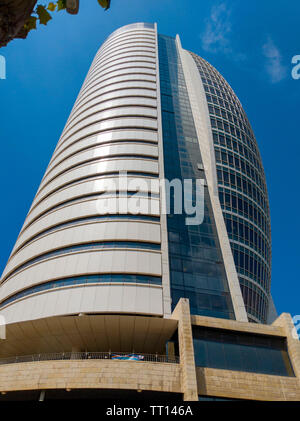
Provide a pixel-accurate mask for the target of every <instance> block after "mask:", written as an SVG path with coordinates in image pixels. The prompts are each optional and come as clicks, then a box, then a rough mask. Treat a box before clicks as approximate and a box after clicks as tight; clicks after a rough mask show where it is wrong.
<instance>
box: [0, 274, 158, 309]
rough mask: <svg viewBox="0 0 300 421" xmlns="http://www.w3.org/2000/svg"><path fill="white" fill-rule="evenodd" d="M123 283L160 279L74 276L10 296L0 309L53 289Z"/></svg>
mask: <svg viewBox="0 0 300 421" xmlns="http://www.w3.org/2000/svg"><path fill="white" fill-rule="evenodd" d="M113 282H118V283H125V284H127V283H128V284H132V283H133V284H146V285H161V284H162V283H161V277H159V276H146V275H127V274H124V275H119V274H107V275H106V274H103V275H86V276H76V277H73V278H65V279H57V280H55V281H49V282H45V283H43V284H39V285H36V286H33V287H30V288H27V289H25V290H23V291H21V292H18V293H16V294H14V295H11V296H10V297H9V298H6V299H5V300H4V301H2V302H1V303H0V308H1V307H4V306H5V305H7V304H9V303H11V302H13V301H16V300H18V299H20V298H23V297H26V296H28V295H32V294H35V293H37V292H42V291H47V290H51V289H54V288H62V287H68V286H74V285H92V284H98V283H113Z"/></svg>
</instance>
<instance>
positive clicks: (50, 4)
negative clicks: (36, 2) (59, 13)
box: [47, 2, 56, 12]
mask: <svg viewBox="0 0 300 421" xmlns="http://www.w3.org/2000/svg"><path fill="white" fill-rule="evenodd" d="M47 9H48V10H50V12H54V10H55V9H56V4H55V3H52V2H51V3H49V4H48V7H47Z"/></svg>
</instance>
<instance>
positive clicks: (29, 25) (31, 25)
mask: <svg viewBox="0 0 300 421" xmlns="http://www.w3.org/2000/svg"><path fill="white" fill-rule="evenodd" d="M36 21H37V18H36V17H35V16H30V17H29V18H28V19H27V21H26V22H25V24H24V28H25V29H26V31H27V32H29V31H31V30H32V29H36Z"/></svg>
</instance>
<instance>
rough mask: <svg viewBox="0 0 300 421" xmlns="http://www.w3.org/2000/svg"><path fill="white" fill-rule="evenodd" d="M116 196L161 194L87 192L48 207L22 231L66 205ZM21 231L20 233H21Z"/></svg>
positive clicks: (151, 196) (147, 196)
mask: <svg viewBox="0 0 300 421" xmlns="http://www.w3.org/2000/svg"><path fill="white" fill-rule="evenodd" d="M107 196H110V197H116V198H117V199H118V198H124V197H132V196H134V197H145V198H148V199H158V198H159V194H158V193H151V192H137V191H128V192H125V191H124V192H122V191H120V192H119V191H115V192H102V193H99V192H98V193H90V194H85V195H82V196H79V197H76V198H75V199H70V200H65V201H64V202H62V203H59V204H58V205H54V206H52V207H50V208H48V209H46V210H45V211H44V212H42V213H41V214H39V215H38V216H37V217H36V218H34V219H33V220H32V221H30V223H29V224H28V225H26V227H24V228H23V229H22V231H21V233H23V232H24V231H25V230H26V229H27V228H28V227H29V226H30V225H32V224H33V223H34V222H35V221H36V220H37V219H39V218H41V216H44V215H46V214H48V213H49V212H51V211H53V210H56V209H59V208H61V207H64V206H66V205H70V204H71V203H80V202H81V201H82V200H85V199H90V198H91V199H92V198H96V197H97V198H98V199H101V198H102V197H107ZM21 233H20V234H21Z"/></svg>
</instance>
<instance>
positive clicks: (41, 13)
mask: <svg viewBox="0 0 300 421" xmlns="http://www.w3.org/2000/svg"><path fill="white" fill-rule="evenodd" d="M78 2H79V0H78ZM98 3H99V5H100V6H101V7H103V9H105V10H108V9H109V8H110V3H111V0H98ZM65 9H67V0H57V1H51V2H50V3H49V4H48V6H45V5H41V4H39V5H37V6H36V8H35V9H34V10H33V12H32V15H31V16H30V17H29V18H28V19H27V21H26V22H25V24H24V30H25V31H26V34H28V33H29V32H30V31H31V30H32V29H36V25H37V22H39V23H40V25H47V23H48V22H49V20H51V19H52V16H51V14H50V13H49V12H55V10H56V11H57V12H59V11H60V10H65ZM76 13H77V12H76Z"/></svg>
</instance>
